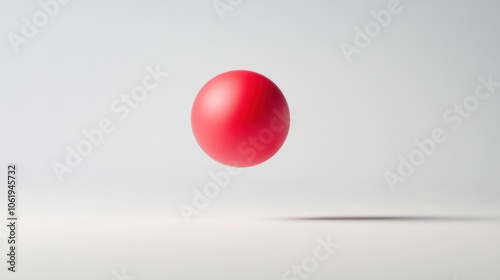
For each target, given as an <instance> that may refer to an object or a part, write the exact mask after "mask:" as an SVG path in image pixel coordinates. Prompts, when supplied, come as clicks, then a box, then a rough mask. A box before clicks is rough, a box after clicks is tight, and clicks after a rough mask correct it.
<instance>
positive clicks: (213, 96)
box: [191, 70, 290, 167]
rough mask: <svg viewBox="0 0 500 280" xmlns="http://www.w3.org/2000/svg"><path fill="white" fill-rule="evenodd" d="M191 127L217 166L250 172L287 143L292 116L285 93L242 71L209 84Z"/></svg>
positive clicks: (194, 111)
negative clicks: (223, 165) (246, 169)
mask: <svg viewBox="0 0 500 280" xmlns="http://www.w3.org/2000/svg"><path fill="white" fill-rule="evenodd" d="M191 126H192V129H193V133H194V136H195V138H196V141H197V142H198V144H199V145H200V147H201V148H202V149H203V151H205V153H207V154H208V155H209V156H210V157H211V158H213V159H214V160H216V161H218V162H220V163H222V164H225V165H230V166H237V167H247V166H253V165H257V164H260V163H262V162H264V161H266V160H268V159H269V158H271V157H272V156H273V155H274V154H275V153H276V152H277V151H278V150H279V149H280V148H281V146H282V145H283V143H284V142H285V139H286V136H287V134H288V130H289V127H290V111H289V109H288V104H287V102H286V99H285V97H284V96H283V93H281V90H280V89H279V88H278V86H276V84H274V83H273V82H272V81H271V80H269V79H268V78H266V77H264V76H263V75H261V74H258V73H255V72H251V71H245V70H236V71H229V72H226V73H222V74H220V75H218V76H216V77H214V78H212V79H211V80H210V81H208V82H207V83H206V84H205V85H204V86H203V87H202V88H201V90H200V92H199V93H198V95H197V96H196V99H195V100H194V104H193V108H192V111H191Z"/></svg>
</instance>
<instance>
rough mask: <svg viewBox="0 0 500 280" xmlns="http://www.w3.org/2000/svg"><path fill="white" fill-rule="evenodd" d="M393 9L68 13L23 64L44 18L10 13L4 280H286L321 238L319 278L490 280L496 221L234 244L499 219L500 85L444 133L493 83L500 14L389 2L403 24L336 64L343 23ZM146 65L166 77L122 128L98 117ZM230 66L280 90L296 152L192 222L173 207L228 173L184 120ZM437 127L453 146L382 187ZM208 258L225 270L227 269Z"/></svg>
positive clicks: (491, 5) (0, 70)
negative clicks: (399, 219) (10, 217)
mask: <svg viewBox="0 0 500 280" xmlns="http://www.w3.org/2000/svg"><path fill="white" fill-rule="evenodd" d="M387 3H389V1H314V2H310V1H296V0H292V1H290V0H288V1H243V2H242V3H241V4H240V5H239V6H237V7H234V9H233V10H232V11H231V12H228V13H226V14H225V15H224V19H223V20H221V19H220V18H219V17H218V15H217V13H216V12H215V10H214V8H213V6H212V4H213V3H212V0H206V1H159V0H157V1H153V0H146V1H117V0H115V1H76V0H74V1H70V2H69V3H68V4H67V5H65V6H61V10H60V11H59V13H58V14H57V15H56V16H55V17H54V18H51V19H50V20H49V22H48V24H47V25H46V26H45V27H43V28H41V29H40V31H39V32H38V33H37V34H36V36H35V37H34V38H32V39H29V42H28V43H27V44H23V45H21V46H20V49H19V52H18V53H15V51H14V49H13V47H12V46H11V44H10V43H9V39H8V34H9V33H10V32H15V33H20V31H21V28H22V24H23V23H22V18H23V17H31V16H32V15H33V14H34V13H35V12H37V11H40V10H41V8H40V7H39V6H38V4H37V1H22V2H21V1H5V0H3V1H2V2H1V4H0V18H2V20H1V23H0V35H1V38H4V39H2V40H0V75H1V77H2V81H1V83H0V96H1V101H0V129H1V130H2V140H1V141H0V143H1V145H0V155H1V156H0V166H5V165H6V164H7V163H9V162H16V163H17V164H18V165H19V168H20V173H19V188H20V206H19V215H20V218H21V222H22V223H21V227H20V233H19V236H20V238H21V240H22V243H21V245H20V247H19V248H20V252H19V254H20V256H21V263H22V269H21V273H20V274H18V275H17V278H14V277H12V276H11V275H9V277H12V279H33V278H34V276H36V273H41V274H43V275H46V276H47V277H48V276H50V278H51V279H67V278H71V279H109V278H111V277H112V274H111V272H110V271H111V270H112V269H120V266H121V265H123V266H125V267H126V269H127V270H131V271H133V272H134V275H136V276H137V277H136V279H168V278H172V279H195V276H199V277H198V278H200V277H202V276H205V277H206V279H234V278H238V277H240V279H256V278H258V277H260V278H262V279H280V277H281V273H282V272H283V270H285V269H286V268H287V267H288V266H289V265H291V264H292V263H293V260H300V259H302V258H303V257H306V256H307V254H308V253H307V252H309V251H308V250H309V249H308V248H310V249H311V250H312V249H313V248H314V244H312V243H311V242H313V243H314V240H315V239H316V238H317V237H318V236H321V234H322V233H323V232H328V233H331V234H332V236H333V237H336V236H338V237H339V238H342V239H343V241H339V243H340V244H341V248H339V250H342V252H340V251H339V254H338V255H334V256H333V257H332V259H331V260H329V262H331V265H332V266H331V267H332V268H331V269H330V268H325V269H324V270H322V274H321V273H320V272H318V274H317V275H316V274H315V275H314V278H311V279H326V278H327V277H330V278H332V279H333V278H339V279H367V278H371V279H443V278H444V277H460V278H459V279H495V278H498V277H499V276H500V271H499V270H498V268H496V265H495V264H494V263H493V261H494V260H498V253H495V252H498V251H499V250H498V241H497V240H496V239H494V236H498V231H499V228H498V226H493V225H490V224H477V223H473V224H469V223H457V224H455V225H452V226H449V225H448V224H443V225H440V224H439V223H431V224H426V223H418V224H415V225H413V224H412V225H411V226H408V227H407V226H406V225H407V224H408V223H394V224H391V225H390V226H387V227H385V226H382V225H380V226H378V225H377V223H373V222H369V223H364V222H359V223H357V224H352V225H351V224H349V225H345V226H344V224H342V226H341V227H340V229H338V231H336V226H335V224H331V223H325V224H323V226H319V225H318V224H314V225H315V226H313V227H312V228H309V226H305V225H302V224H300V227H299V228H300V231H299V232H296V231H295V230H296V226H295V225H293V223H292V224H288V223H287V224H286V225H261V224H259V225H254V226H252V230H249V231H246V230H241V229H240V228H237V229H234V231H233V230H230V229H227V227H228V225H231V224H232V223H233V222H234V221H238V222H241V221H242V220H244V219H246V218H254V217H282V216H286V217H293V216H297V215H299V216H318V215H319V216H322V215H328V216H329V215H333V216H335V215H363V216H366V215H384V216H386V215H498V214H500V208H499V207H500V206H499V205H500V204H499V203H498V201H499V199H500V186H499V183H500V173H499V172H498V159H499V157H500V146H499V145H498V142H499V140H500V130H499V127H500V126H499V122H500V118H499V117H500V110H498V109H499V106H500V96H499V95H500V87H499V88H497V90H496V92H494V93H493V94H492V95H491V97H490V98H489V99H487V100H484V101H481V102H480V105H479V107H478V109H477V111H475V112H473V113H472V114H471V116H470V117H469V118H468V119H466V120H465V121H464V122H463V124H462V126H461V127H460V128H459V129H456V130H454V129H453V128H452V123H449V122H446V121H445V120H444V119H443V114H444V113H445V112H446V111H447V110H448V109H450V108H453V105H454V104H455V103H461V102H462V101H463V100H464V98H466V97H467V96H470V95H472V94H473V93H474V90H475V88H476V86H477V85H478V84H479V81H478V77H479V76H483V77H487V76H488V75H489V74H492V76H493V80H495V81H497V80H499V81H500V65H499V64H498V61H500V52H499V50H500V39H499V37H498V35H497V34H498V30H499V28H500V20H499V19H498V12H499V10H500V6H499V4H498V1H437V2H432V1H401V6H402V7H403V10H402V11H401V12H400V13H399V14H397V15H394V16H393V17H392V21H391V22H390V24H389V25H388V26H387V27H384V28H382V30H381V32H380V34H379V35H378V36H376V37H375V38H373V39H372V40H371V43H370V44H369V45H368V46H367V47H366V48H364V49H362V50H361V52H360V53H359V54H356V55H353V56H352V61H351V62H350V63H348V62H347V61H346V58H345V57H344V55H343V53H342V51H341V50H340V48H339V44H341V43H342V42H346V43H349V44H352V43H353V38H354V34H355V31H354V30H355V28H356V27H361V28H362V27H364V25H365V24H367V23H368V22H370V21H372V20H373V17H372V16H371V15H370V11H372V10H376V11H378V10H381V9H385V8H386V6H387ZM157 65H159V67H160V68H161V69H163V70H164V71H168V72H169V73H170V75H169V77H168V78H166V79H165V81H164V82H163V83H161V84H160V85H159V87H158V88H157V89H156V90H154V91H153V92H152V93H151V94H150V95H148V97H147V98H146V99H145V100H144V101H143V102H142V103H140V105H139V106H138V108H136V109H135V110H133V112H132V113H131V114H130V116H128V117H127V118H125V119H123V120H122V119H120V118H119V115H118V114H116V113H113V112H112V111H111V109H110V104H111V103H112V102H113V101H114V100H116V99H117V98H119V97H120V95H122V94H124V93H127V94H128V93H129V92H130V90H131V89H132V88H133V87H134V86H136V85H138V84H140V83H141V81H142V78H143V77H144V76H145V75H146V73H147V72H146V70H145V69H146V67H148V66H150V67H153V68H154V67H155V66H157ZM232 69H249V70H253V71H257V72H260V73H262V74H264V75H266V76H267V77H269V78H270V79H272V80H273V81H274V82H275V83H276V84H277V85H278V86H279V87H280V88H281V90H282V91H283V93H284V94H285V96H286V98H287V100H288V102H289V105H290V109H291V112H292V114H293V119H292V125H291V129H290V133H289V137H288V139H287V141H286V143H285V145H284V146H283V147H282V149H281V150H280V152H279V153H278V154H276V156H275V157H274V158H272V159H271V160H269V161H268V162H266V163H264V164H262V165H260V166H257V167H253V168H248V169H243V170H241V173H240V174H238V175H235V176H232V177H231V182H230V184H229V185H228V187H227V188H225V189H223V190H221V192H220V194H219V195H218V196H217V197H216V198H214V199H211V200H210V204H209V206H208V207H207V208H206V209H204V210H203V211H201V213H200V214H199V215H198V216H196V217H193V219H192V220H193V221H192V224H191V225H186V224H185V223H184V221H183V219H182V216H181V214H180V211H179V208H178V207H179V205H180V204H181V203H183V204H190V203H191V201H192V199H193V195H194V193H193V189H194V188H197V189H202V188H203V186H204V185H205V184H207V183H209V182H211V181H212V179H211V177H210V175H209V174H210V172H220V171H221V170H224V167H223V166H221V165H219V164H218V163H216V162H214V161H213V160H211V159H210V158H208V157H207V156H206V155H205V154H204V153H203V152H202V151H201V149H200V148H199V147H198V146H197V144H196V142H195V140H194V138H193V136H192V133H191V128H190V119H189V118H190V109H191V105H192V102H193V100H194V97H195V95H196V93H197V91H198V90H199V89H200V88H201V86H202V85H203V84H204V83H205V82H206V81H208V80H209V79H210V78H212V77H213V76H215V75H217V74H219V73H221V72H224V71H227V70H232ZM103 118H110V119H112V120H113V122H114V124H116V129H115V131H113V132H112V133H110V134H109V135H106V136H105V138H104V140H103V143H102V144H101V145H99V146H98V147H96V148H94V150H93V151H92V153H91V154H90V155H89V156H88V157H86V158H85V159H84V161H83V163H82V164H81V165H80V166H78V167H77V168H75V169H74V171H73V172H72V173H67V174H65V175H64V176H63V178H64V181H63V182H59V181H58V179H57V177H56V175H55V174H54V172H53V170H52V167H51V164H52V163H53V162H54V161H58V162H61V163H62V162H63V161H64V158H65V156H66V150H65V147H66V146H67V145H69V146H71V147H75V145H76V144H77V143H78V142H79V141H81V140H82V139H84V137H83V136H82V133H81V131H82V130H83V129H92V128H96V127H97V125H98V123H99V122H100V121H101V120H102V119H103ZM436 128H442V129H443V130H444V132H445V133H446V135H447V136H448V138H447V140H446V142H444V143H442V144H438V146H437V148H436V151H435V153H433V154H432V155H431V156H430V157H428V158H427V159H426V161H425V163H424V164H422V165H421V166H420V167H418V168H416V170H415V172H414V173H413V174H412V175H411V176H410V177H408V179H407V180H406V181H405V182H404V183H401V184H398V185H397V186H396V188H394V189H391V188H390V187H389V186H388V184H387V182H386V180H385V178H384V173H385V172H387V171H391V172H395V171H396V169H397V166H398V156H400V155H402V156H403V157H405V158H408V155H409V154H410V152H412V151H413V150H415V149H416V145H415V144H414V141H415V140H416V139H423V138H428V137H430V135H431V133H432V131H433V130H434V129H436ZM2 170H3V169H2ZM5 173H6V172H4V171H1V173H0V174H1V176H2V177H1V178H4V176H5ZM0 194H1V195H0V198H1V200H0V207H1V208H0V210H1V209H5V208H6V206H5V198H4V194H5V192H4V191H1V192H0ZM1 211H2V212H3V211H4V210H1ZM221 220H222V222H221ZM204 223H207V224H210V225H212V224H214V223H215V224H216V226H214V227H215V228H216V229H213V228H211V229H210V230H208V232H209V234H213V235H212V237H210V238H206V239H205V238H203V234H204V232H205V231H204V230H201V231H199V230H195V229H198V228H197V227H198V226H199V225H200V224H201V225H203V224H204ZM134 225H138V226H140V227H142V226H144V227H145V229H144V230H141V229H140V227H139V228H136V227H134ZM155 225H159V226H160V227H161V228H160V229H157V230H155V228H156V227H155ZM308 225H309V224H308ZM129 227H132V228H131V229H130V230H129ZM186 227H187V228H188V229H189V231H192V235H186V234H183V233H185V231H186V230H187V229H186ZM190 227H194V228H190ZM413 229H414V230H413ZM2 230H4V229H2ZM145 232H147V233H145ZM218 233H224V234H225V235H227V238H225V239H224V238H222V237H221V238H219V235H217V234H218ZM233 233H234V235H233ZM336 233H338V234H336ZM1 234H2V231H1V230H0V235H1ZM142 234H146V236H149V235H152V237H151V239H150V238H147V240H143V237H142ZM385 234H388V236H385ZM495 234H496V235H495ZM450 236H452V237H453V239H451V240H449V239H448V237H450ZM177 238H181V240H180V241H176V240H177ZM193 240H196V241H193ZM391 240H397V242H398V243H396V244H394V243H391V242H390V241H391ZM191 241H193V242H195V243H190V242H191ZM226 241H227V242H226ZM278 241H279V242H281V243H280V244H279V245H276V244H275V242H278ZM441 241H443V242H444V243H442V242H441ZM142 242H144V243H142ZM231 242H232V243H231ZM240 242H241V243H240ZM308 242H309V243H308ZM382 243H384V244H386V243H387V245H381V244H382ZM400 243H404V244H406V245H405V246H400ZM171 244H176V246H174V248H172V246H173V245H172V246H171ZM273 244H274V245H273ZM300 244H302V245H300ZM307 244H309V245H310V246H308V245H307ZM311 244H312V245H311ZM99 245H100V246H101V247H99ZM183 245H185V247H183ZM126 246H132V249H131V250H130V251H126V253H125V249H123V247H126ZM197 246H202V247H203V246H206V250H201V251H198V250H197V248H198V247H197ZM237 246H241V247H240V248H238V247H237ZM301 246H302V247H301ZM385 246H388V247H385ZM464 246H465V247H464ZM98 247H99V248H106V250H107V251H112V252H115V251H116V252H123V253H109V254H98V253H97V251H98V250H99V249H98ZM153 248H154V249H153ZM495 248H496V249H495ZM5 249H6V244H5V240H2V242H1V243H0V252H1V253H2V254H3V252H5ZM160 249H161V250H163V251H164V252H163V253H162V252H159V251H158V250H160ZM294 249H297V250H294ZM121 250H124V251H121ZM220 250H223V251H224V252H226V253H227V255H224V256H221V257H220V259H219V258H218V257H217V252H218V251H220ZM412 250H414V253H413V254H410V255H408V254H409V253H408V252H409V251H410V252H411V251H412ZM236 251H237V252H239V253H240V254H242V255H244V256H246V257H243V258H234V257H233V253H234V252H236ZM464 252H467V253H464ZM198 253H199V254H200V255H197V254H198ZM495 254H496V255H495ZM193 255H197V256H193ZM189 256H191V257H189ZM333 259H335V260H333ZM443 260H444V261H443ZM398 261H399V262H401V263H398ZM274 263H276V264H274ZM50 265H54V268H53V269H50V270H49V269H47V267H48V266H50ZM196 267H202V268H200V269H196ZM365 268H366V270H365ZM77 271H78V273H75V272H77ZM82 271H84V272H82ZM278 272H279V273H278ZM5 273H6V272H5V269H3V268H1V267H0V275H2V277H4V276H3V275H4V274H5ZM87 273H88V274H87ZM184 273H185V274H184ZM197 273H198V274H197ZM184 275H185V276H184ZM87 276H88V277H87ZM174 276H175V277H174ZM85 277H87V278H85ZM411 277H413V278H411ZM2 279H3V278H2ZM9 279H10V278H9ZM450 279H453V278H450Z"/></svg>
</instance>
